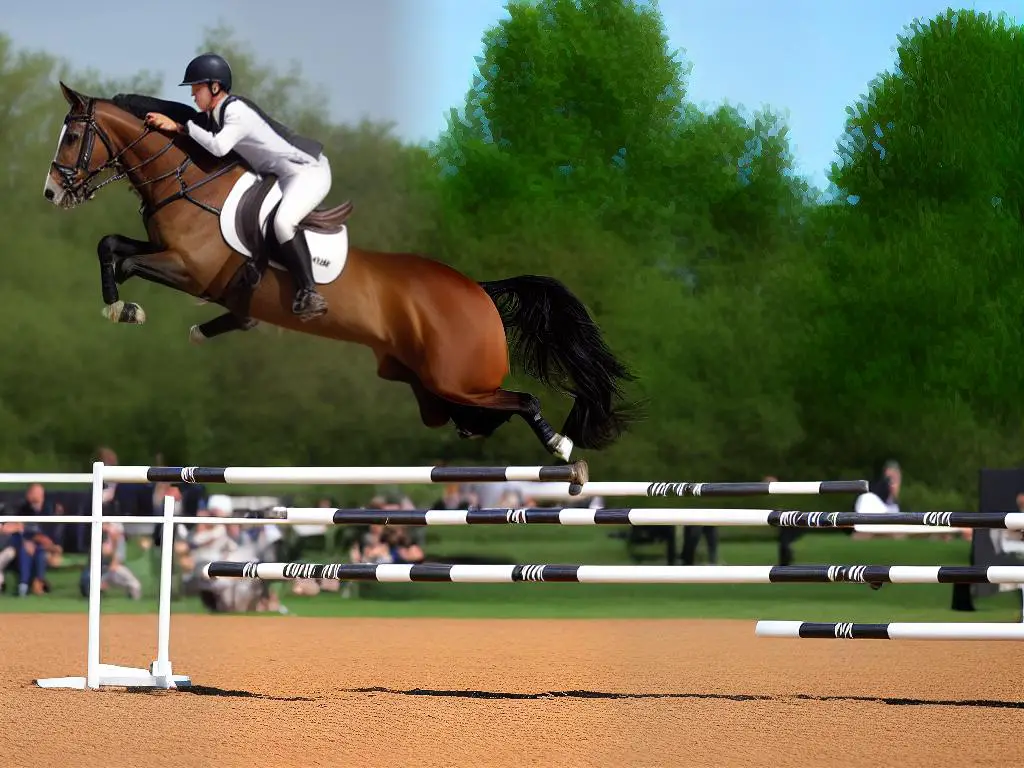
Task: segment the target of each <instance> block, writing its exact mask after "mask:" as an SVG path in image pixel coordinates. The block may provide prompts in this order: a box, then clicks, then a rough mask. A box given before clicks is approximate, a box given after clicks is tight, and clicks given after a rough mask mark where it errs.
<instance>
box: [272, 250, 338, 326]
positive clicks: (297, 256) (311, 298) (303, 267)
mask: <svg viewBox="0 0 1024 768" xmlns="http://www.w3.org/2000/svg"><path fill="white" fill-rule="evenodd" d="M281 251H282V255H283V256H284V257H285V259H284V261H285V264H284V265H285V266H286V267H287V268H288V271H289V272H291V274H292V278H293V279H294V280H295V287H296V291H295V300H294V301H293V302H292V312H294V313H295V314H296V315H299V317H300V318H301V319H302V320H304V321H305V320H312V319H313V318H315V317H320V315H322V314H324V313H325V312H327V301H326V300H325V299H324V297H323V296H321V295H320V294H319V293H317V290H316V282H315V281H314V280H313V257H312V256H311V255H310V253H309V245H308V244H307V243H306V236H305V234H304V233H303V232H302V230H299V231H298V232H296V233H295V237H293V238H292V239H291V240H289V241H288V242H287V243H281Z"/></svg>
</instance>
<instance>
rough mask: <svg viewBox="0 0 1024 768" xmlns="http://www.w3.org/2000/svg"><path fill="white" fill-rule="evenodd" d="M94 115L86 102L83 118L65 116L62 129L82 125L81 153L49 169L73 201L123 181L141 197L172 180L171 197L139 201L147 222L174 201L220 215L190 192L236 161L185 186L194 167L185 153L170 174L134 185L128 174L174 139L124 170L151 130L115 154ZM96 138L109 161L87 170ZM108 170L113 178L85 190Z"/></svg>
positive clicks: (93, 107)
mask: <svg viewBox="0 0 1024 768" xmlns="http://www.w3.org/2000/svg"><path fill="white" fill-rule="evenodd" d="M95 111H96V100H95V99H89V101H88V108H87V110H86V112H85V113H84V114H80V115H72V114H69V115H68V116H67V117H65V118H64V126H65V128H67V127H69V126H70V125H71V124H73V123H83V124H84V125H85V128H84V131H83V135H82V149H81V151H80V152H79V153H78V159H77V161H76V162H75V165H73V166H71V165H65V164H63V163H58V162H57V161H56V160H54V161H53V167H54V168H56V169H57V171H58V173H60V175H61V178H62V179H63V181H64V191H65V192H67V193H68V194H70V195H72V196H73V197H75V198H77V199H78V200H79V201H83V200H90V199H92V198H93V197H94V196H95V195H96V193H97V192H98V191H99V190H101V189H102V188H103V187H105V186H106V185H107V184H110V183H112V182H115V181H120V180H121V179H124V178H127V179H128V182H129V183H130V184H131V185H132V186H133V187H134V188H135V190H136V192H139V194H140V196H141V189H142V188H143V187H146V186H149V185H150V184H155V183H157V182H159V181H163V180H165V179H169V178H171V177H172V176H174V177H176V178H177V180H178V187H179V188H178V191H176V192H175V193H174V194H172V195H169V196H168V197H165V198H164V199H163V200H160V201H159V202H157V203H155V204H153V205H152V206H147V205H146V203H145V201H143V204H142V208H141V210H142V211H143V212H144V213H145V215H146V217H147V218H148V217H150V216H153V215H154V214H155V213H156V212H157V211H159V210H160V209H161V208H163V207H165V206H167V205H170V204H171V203H173V202H176V201H178V200H187V201H188V202H190V203H192V204H194V205H196V206H198V207H199V208H202V209H203V210H205V211H208V212H209V213H212V214H213V215H214V216H219V215H220V209H219V208H216V207H214V206H212V205H209V204H208V203H204V202H203V201H202V200H197V199H195V198H194V197H192V194H191V193H192V192H194V191H195V190H196V189H198V188H199V187H202V186H203V185H205V184H208V183H209V182H211V181H213V180H214V179H217V178H219V177H221V176H223V175H224V174H225V173H227V172H228V171H230V170H232V169H233V168H235V167H236V166H237V165H238V164H239V161H238V160H233V161H232V162H230V163H228V164H227V165H225V166H224V167H222V168H219V169H218V170H216V171H214V172H213V173H211V174H207V175H206V176H204V177H203V178H201V179H200V180H199V181H197V182H195V183H193V184H188V183H186V181H185V173H186V171H187V170H188V167H189V166H190V165H193V164H194V163H193V161H192V158H191V157H189V156H188V154H187V153H185V159H184V160H182V161H181V162H180V163H178V165H177V166H175V167H174V168H173V169H171V170H170V171H167V172H166V173H163V174H161V175H159V176H156V177H154V178H152V179H143V180H141V181H139V182H135V181H134V180H133V179H132V177H131V176H132V174H133V173H135V172H136V171H139V170H140V169H141V168H144V167H145V166H146V165H148V164H149V163H151V162H153V161H154V160H156V159H157V158H159V157H161V156H163V154H164V153H165V152H167V151H168V150H169V149H171V148H172V147H173V146H174V139H168V141H167V143H166V144H165V145H164V146H163V147H162V148H161V149H160V151H159V152H157V153H156V154H154V155H152V156H150V157H148V158H146V159H145V160H143V161H142V162H140V163H137V164H136V165H134V166H132V167H131V168H125V166H124V163H123V161H122V157H123V155H124V154H125V153H126V152H128V151H129V150H130V149H132V148H133V147H134V146H135V145H136V144H138V143H139V142H140V141H142V140H143V139H144V138H146V136H148V135H149V134H150V133H152V131H151V129H150V128H149V126H148V125H143V129H142V133H141V134H139V136H138V137H137V138H136V139H135V140H134V141H132V142H130V143H129V144H127V145H125V147H124V148H122V149H121V151H119V152H116V153H115V152H114V147H113V143H112V142H111V141H110V138H109V137H108V136H107V133H106V131H104V130H103V128H102V126H100V124H99V123H98V122H97V120H96V116H95ZM97 137H99V139H100V141H102V142H103V146H104V147H105V148H106V150H107V157H108V158H109V159H108V160H107V161H106V162H105V163H103V164H102V165H100V166H99V167H98V168H96V169H93V170H90V168H89V166H90V165H91V162H92V154H93V149H94V147H95V144H96V138H97ZM197 167H198V166H197ZM108 169H114V170H115V171H117V173H116V174H114V175H113V176H110V177H109V178H107V179H104V180H103V181H101V182H100V183H99V184H96V185H95V186H91V187H90V186H89V184H90V182H91V181H92V180H93V179H95V178H96V177H97V176H99V175H100V174H101V173H103V172H104V171H106V170H108ZM79 172H81V173H83V174H84V178H82V179H81V180H80V181H76V180H75V176H76V175H77V174H78V173H79Z"/></svg>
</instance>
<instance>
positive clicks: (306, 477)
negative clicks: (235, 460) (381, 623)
mask: <svg viewBox="0 0 1024 768" xmlns="http://www.w3.org/2000/svg"><path fill="white" fill-rule="evenodd" d="M103 479H104V480H109V481H111V482H119V483H154V482H172V483H226V484H229V485H230V484H234V483H246V484H270V483H310V484H324V485H362V484H378V483H484V482H493V483H503V482H512V481H522V482H564V483H570V484H583V483H585V482H586V481H587V480H588V469H587V464H586V462H585V461H577V462H574V463H572V464H564V465H557V466H524V467H515V466H506V467H145V466H123V467H122V466H111V467H104V468H103Z"/></svg>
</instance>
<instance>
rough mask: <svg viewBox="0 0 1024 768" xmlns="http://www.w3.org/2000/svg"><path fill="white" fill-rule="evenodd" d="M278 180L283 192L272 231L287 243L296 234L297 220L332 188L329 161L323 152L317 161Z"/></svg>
mask: <svg viewBox="0 0 1024 768" xmlns="http://www.w3.org/2000/svg"><path fill="white" fill-rule="evenodd" d="M278 180H279V183H280V184H281V195H282V196H281V205H280V206H279V207H278V209H277V216H276V217H275V218H274V234H275V235H277V241H278V242H279V243H287V242H288V241H289V240H291V239H292V238H293V237H295V232H296V230H297V229H298V227H299V222H300V221H302V219H303V218H305V216H306V215H307V214H309V212H310V211H312V210H313V209H314V208H316V207H317V206H318V205H320V203H322V202H323V200H324V198H325V197H327V193H328V192H330V191H331V164H330V163H329V162H327V156H326V155H320V159H319V161H318V162H317V163H315V164H313V165H307V166H305V167H303V168H302V169H301V170H299V171H298V172H296V173H294V174H290V175H288V176H281V177H279V179H278Z"/></svg>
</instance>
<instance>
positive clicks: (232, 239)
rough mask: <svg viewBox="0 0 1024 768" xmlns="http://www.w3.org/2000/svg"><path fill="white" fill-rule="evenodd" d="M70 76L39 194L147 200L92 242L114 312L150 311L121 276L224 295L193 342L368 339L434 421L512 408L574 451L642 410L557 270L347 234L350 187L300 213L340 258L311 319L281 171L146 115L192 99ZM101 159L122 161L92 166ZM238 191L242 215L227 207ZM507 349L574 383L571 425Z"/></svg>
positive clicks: (69, 201) (564, 453) (484, 428)
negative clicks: (269, 330) (283, 259)
mask: <svg viewBox="0 0 1024 768" xmlns="http://www.w3.org/2000/svg"><path fill="white" fill-rule="evenodd" d="M60 88H61V91H62V93H63V95H64V98H65V100H66V101H67V103H68V111H67V113H66V115H65V118H64V122H63V125H62V127H61V131H60V136H59V138H58V141H57V149H56V152H55V154H54V158H53V161H52V162H51V164H50V167H49V169H48V172H47V175H46V182H45V184H44V195H45V197H46V198H47V199H48V200H49V201H50V202H51V203H52V204H53V205H55V206H56V207H57V208H60V209H70V208H74V207H76V206H78V205H80V204H82V203H84V202H85V201H87V200H91V199H93V198H94V196H95V195H96V193H97V192H98V191H99V189H100V188H102V187H103V186H105V185H107V184H109V183H111V182H115V181H118V180H120V179H127V181H128V183H129V184H130V185H131V188H132V189H133V190H134V191H135V193H136V194H137V196H138V197H139V198H140V200H141V204H140V210H139V212H140V214H141V216H142V220H143V223H144V226H145V231H146V235H147V238H148V239H147V240H138V239H135V238H131V237H127V236H125V235H120V234H109V235H105V236H104V237H103V238H101V239H100V241H99V243H98V245H97V249H96V250H97V255H98V257H99V266H100V288H101V293H102V297H103V302H104V307H103V316H104V317H106V318H107V319H109V320H111V321H113V322H115V323H129V324H141V323H143V322H145V319H146V315H145V311H144V310H143V308H142V307H141V306H140V305H139V304H137V303H135V302H125V301H123V300H122V299H121V298H120V292H119V288H120V286H122V285H123V284H124V283H125V282H126V281H127V280H128V279H130V278H132V277H138V278H140V279H143V280H146V281H149V282H152V283H155V284H158V285H161V286H164V287H167V288H171V289H173V290H176V291H179V292H182V293H185V294H188V295H190V296H193V297H196V298H198V299H201V300H203V301H205V302H207V303H209V304H213V305H217V306H220V307H223V308H224V309H225V310H227V311H226V312H224V313H223V314H221V315H219V316H217V317H215V318H213V319H212V320H210V321H208V322H206V323H204V324H202V325H193V326H192V327H191V329H190V331H189V337H190V340H191V341H193V342H195V343H201V342H204V341H206V340H208V339H210V338H213V337H214V336H218V335H221V334H223V333H227V332H230V331H246V330H249V329H251V328H253V327H254V326H255V325H257V324H258V323H260V322H263V323H266V324H269V325H273V326H278V327H280V328H284V329H287V330H292V331H297V332H300V333H306V334H312V335H315V336H320V337H323V338H326V339H331V340H336V341H344V342H350V343H356V344H361V345H363V346H365V347H368V348H369V349H370V350H371V351H372V352H373V354H374V355H375V358H376V362H377V371H376V373H377V376H378V377H379V378H380V379H383V380H385V381H391V382H403V383H405V384H407V385H408V386H409V387H410V388H411V389H412V392H413V394H414V396H415V398H416V401H417V403H418V406H419V413H420V420H421V421H422V423H423V425H424V426H425V427H427V428H439V427H443V426H445V425H447V424H448V423H449V422H451V423H452V424H453V425H454V427H455V429H456V430H457V433H458V434H459V435H460V436H461V437H463V438H486V437H490V436H491V435H492V434H493V433H494V431H495V430H496V429H497V428H498V427H500V426H501V425H503V424H504V423H506V422H507V421H509V420H510V419H511V418H512V416H514V415H518V416H520V417H521V418H522V419H523V420H524V421H525V422H526V423H527V424H528V425H529V426H530V428H531V429H532V430H533V432H534V434H535V435H536V436H537V438H538V439H539V440H540V442H541V443H542V444H543V446H544V448H545V449H546V450H547V451H548V452H549V453H550V454H552V455H553V456H555V457H557V458H558V459H561V460H562V461H565V462H568V461H569V459H570V456H571V453H572V450H573V448H574V447H579V448H581V449H591V450H602V449H604V448H606V447H608V446H610V445H611V444H612V443H614V442H615V441H616V440H618V439H619V438H620V437H621V436H622V434H623V433H624V432H625V431H626V430H627V429H628V428H629V425H630V424H631V423H632V422H634V421H636V420H637V418H638V411H637V409H636V407H635V406H636V404H627V403H624V402H623V386H624V384H625V383H626V382H630V381H634V380H635V378H636V377H635V376H634V375H633V373H632V372H631V371H630V370H629V369H628V368H627V367H626V366H625V365H624V364H623V363H622V362H620V361H619V360H618V359H617V358H616V357H615V355H614V354H613V353H612V351H611V350H610V349H609V347H608V346H607V344H606V343H605V341H604V338H603V336H602V332H601V330H600V329H599V327H598V326H597V324H596V323H595V322H594V321H593V319H592V318H591V317H590V315H589V313H588V311H587V309H586V307H585V306H584V304H583V303H582V302H581V301H580V299H579V298H577V297H576V296H575V295H573V293H572V292H571V291H570V290H569V289H568V288H567V287H566V286H565V285H563V284H562V283H561V282H559V281H558V280H556V279H554V278H552V277H548V276H543V275H520V276H517V277H508V278H504V279H496V280H490V281H482V282H478V281H475V280H473V279H471V278H469V277H468V276H466V275H464V274H462V273H460V272H459V271H457V270H456V269H454V268H452V267H451V266H448V265H446V264H444V263H442V262H440V261H438V260H435V259H432V258H429V257H427V256H424V255H420V254H415V253H389V252H379V251H370V250H364V249H361V248H356V247H349V246H348V241H347V219H348V216H349V214H350V213H351V209H352V206H351V203H350V202H345V203H342V204H341V205H338V206H335V207H333V208H326V207H323V206H321V208H318V209H317V210H316V211H314V212H313V213H311V214H310V215H308V216H307V217H306V219H305V220H304V221H303V222H302V224H301V227H302V228H303V229H304V230H305V231H306V236H307V238H310V239H311V238H319V241H318V245H317V247H316V248H315V249H314V248H313V244H312V243H311V250H313V251H314V261H315V262H317V263H318V264H321V266H323V265H326V266H325V267H324V268H325V269H328V271H329V272H330V274H327V277H326V278H324V279H323V280H321V281H320V282H321V284H320V285H319V288H320V290H321V292H322V293H323V295H324V297H325V298H326V299H327V301H328V303H329V311H328V313H327V314H325V315H323V316H321V317H317V318H315V319H312V320H308V321H303V320H301V319H299V318H298V317H296V316H295V315H293V314H292V313H291V296H292V295H293V292H294V285H293V283H292V280H291V277H290V275H289V273H288V272H287V271H286V270H284V269H282V268H281V267H280V266H279V265H278V264H276V263H275V262H274V253H275V252H274V245H275V243H274V242H272V238H273V228H272V227H270V226H268V225H267V219H268V218H269V217H270V216H272V215H273V209H274V206H273V197H272V193H273V191H274V190H275V189H276V180H275V179H274V178H273V177H272V176H271V177H268V178H262V179H261V178H258V177H256V176H255V174H253V172H252V171H251V170H250V169H248V167H247V166H246V164H245V163H244V161H243V160H242V159H241V158H240V157H238V156H237V155H235V154H234V153H229V154H228V155H226V156H225V157H223V158H218V157H214V156H212V155H210V154H209V153H207V152H206V151H205V150H204V149H203V148H202V147H200V146H199V145H198V143H197V142H195V141H193V140H192V139H190V138H189V137H188V136H187V135H185V134H180V133H165V132H163V131H159V130H156V129H153V128H151V127H149V126H147V125H146V123H145V115H146V113H147V112H163V113H164V114H167V115H169V116H170V117H172V118H173V119H175V120H176V121H177V122H179V123H184V122H185V121H186V120H188V119H189V118H191V117H193V116H196V115H200V114H201V113H199V112H198V111H197V110H194V109H193V108H192V107H189V106H187V105H185V104H181V103H178V102H173V101H166V100H163V99H157V98H155V97H151V96H144V95H140V94H117V95H115V96H113V97H112V98H109V99H108V98H101V97H96V96H87V95H84V94H81V93H79V92H77V91H75V90H73V89H72V88H70V87H68V86H67V85H65V84H64V82H61V83H60ZM106 171H112V172H113V173H112V175H110V176H109V177H108V178H106V179H103V180H102V181H97V179H99V178H100V176H101V175H102V174H103V173H104V172H106ZM229 200H230V201H233V202H232V207H233V209H234V208H237V210H235V211H234V215H233V216H232V215H229V213H228V212H227V211H226V210H225V206H226V204H227V203H228V201H229ZM268 211H269V212H268ZM339 268H340V271H339ZM510 360H512V361H514V362H516V363H518V364H519V365H521V366H522V368H523V370H524V371H525V372H526V373H527V374H528V375H529V376H530V377H531V378H533V379H535V380H537V381H539V382H540V383H541V384H543V385H544V386H547V387H550V388H553V389H555V390H557V391H560V392H561V393H562V394H564V395H567V396H569V397H571V398H572V399H573V405H572V407H571V409H570V412H569V414H568V415H567V417H566V419H565V422H564V424H563V426H562V430H561V432H557V431H555V429H554V428H553V427H552V426H551V425H550V424H549V423H548V421H547V420H546V419H545V418H544V416H543V415H542V412H541V406H540V401H539V400H538V398H537V397H536V396H535V395H533V394H530V393H528V392H519V391H515V390H510V389H503V388H502V385H503V383H504V381H505V378H506V376H508V375H509V373H510Z"/></svg>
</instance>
